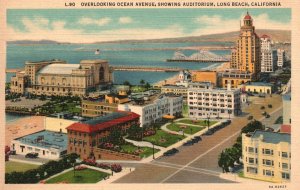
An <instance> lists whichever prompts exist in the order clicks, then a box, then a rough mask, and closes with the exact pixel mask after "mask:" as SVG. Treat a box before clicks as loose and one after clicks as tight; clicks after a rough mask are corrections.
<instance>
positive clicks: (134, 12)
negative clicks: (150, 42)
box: [7, 8, 291, 42]
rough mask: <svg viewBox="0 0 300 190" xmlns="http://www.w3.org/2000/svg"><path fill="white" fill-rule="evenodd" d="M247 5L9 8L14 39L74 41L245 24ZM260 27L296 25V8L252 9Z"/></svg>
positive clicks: (178, 34) (222, 29) (169, 34)
mask: <svg viewBox="0 0 300 190" xmlns="http://www.w3.org/2000/svg"><path fill="white" fill-rule="evenodd" d="M246 11H247V9H57V10H53V9H49V10H8V11H7V24H8V32H9V34H10V36H11V38H10V40H21V39H23V40H24V39H30V40H39V39H42V38H44V39H50V40H57V41H70V42H93V41H111V40H120V39H145V38H148V39H153V38H166V37H183V36H195V35H196V36H197V35H202V34H209V33H222V32H229V31H236V30H238V29H239V23H240V20H241V19H242V18H243V16H244V15H245V14H246ZM249 13H250V14H251V16H252V17H253V19H254V25H255V26H256V28H259V29H282V30H286V29H290V27H291V26H290V23H291V9H282V8H280V9H275V8H272V9H249Z"/></svg>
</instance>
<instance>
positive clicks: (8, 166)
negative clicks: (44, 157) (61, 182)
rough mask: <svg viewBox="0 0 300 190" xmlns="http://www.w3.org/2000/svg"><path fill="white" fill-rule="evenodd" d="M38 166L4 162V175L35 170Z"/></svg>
mask: <svg viewBox="0 0 300 190" xmlns="http://www.w3.org/2000/svg"><path fill="white" fill-rule="evenodd" d="M38 167H39V165H35V164H27V163H22V162H14V161H8V162H5V173H11V172H25V171H27V170H31V169H36V168H38Z"/></svg>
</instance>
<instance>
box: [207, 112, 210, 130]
mask: <svg viewBox="0 0 300 190" xmlns="http://www.w3.org/2000/svg"><path fill="white" fill-rule="evenodd" d="M209 119H210V113H209V114H207V130H209V124H210V123H209Z"/></svg>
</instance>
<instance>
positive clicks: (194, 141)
mask: <svg viewBox="0 0 300 190" xmlns="http://www.w3.org/2000/svg"><path fill="white" fill-rule="evenodd" d="M191 141H192V142H193V143H198V142H199V139H196V138H192V139H191Z"/></svg>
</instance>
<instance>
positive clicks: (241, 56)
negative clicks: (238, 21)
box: [231, 12, 261, 76]
mask: <svg viewBox="0 0 300 190" xmlns="http://www.w3.org/2000/svg"><path fill="white" fill-rule="evenodd" d="M243 22H244V23H243V26H241V29H240V35H239V38H238V40H237V42H236V48H235V49H234V51H233V52H232V54H231V55H232V57H231V68H232V69H237V70H239V71H241V72H245V73H252V74H254V76H257V74H258V73H259V72H260V69H261V68H260V39H259V37H258V35H257V34H256V33H255V27H254V26H253V19H252V17H251V16H250V15H249V13H248V12H247V15H246V16H245V17H244V20H243Z"/></svg>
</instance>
